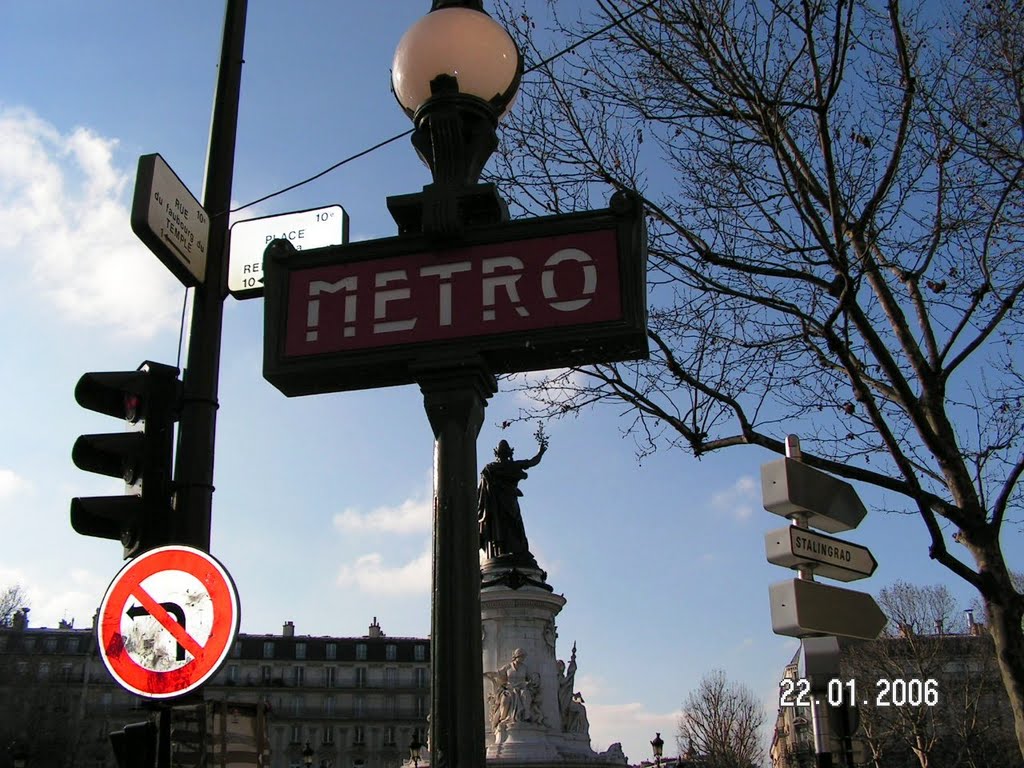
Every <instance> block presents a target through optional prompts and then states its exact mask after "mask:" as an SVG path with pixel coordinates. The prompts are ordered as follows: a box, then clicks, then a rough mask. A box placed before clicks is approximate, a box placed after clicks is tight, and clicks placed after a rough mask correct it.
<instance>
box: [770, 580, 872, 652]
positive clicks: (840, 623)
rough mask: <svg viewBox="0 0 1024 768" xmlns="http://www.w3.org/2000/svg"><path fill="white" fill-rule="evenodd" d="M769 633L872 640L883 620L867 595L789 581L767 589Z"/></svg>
mask: <svg viewBox="0 0 1024 768" xmlns="http://www.w3.org/2000/svg"><path fill="white" fill-rule="evenodd" d="M769 599H770V600H771V609H772V631H774V632H775V634H777V635H786V636H788V637H813V636H815V635H839V636H842V637H857V638H860V639H862V640H874V639H875V638H876V637H878V633H879V632H881V631H882V628H883V627H885V624H886V617H885V614H884V613H882V609H881V608H879V607H878V604H877V603H876V602H875V599H874V598H873V597H871V595H869V594H867V593H866V592H855V591H854V590H852V589H843V588H842V587H833V586H832V585H831V584H819V583H818V582H816V581H810V580H809V579H789V580H788V581H780V582H778V583H777V584H772V585H771V586H770V587H769Z"/></svg>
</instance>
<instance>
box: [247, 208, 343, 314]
mask: <svg viewBox="0 0 1024 768" xmlns="http://www.w3.org/2000/svg"><path fill="white" fill-rule="evenodd" d="M279 239H280V240H287V241H288V242H290V243H291V244H292V245H293V246H294V247H295V250H297V251H303V250H309V249H310V248H323V247H325V246H328V245H342V244H344V243H347V242H348V214H347V213H346V212H345V209H344V208H342V207H341V206H340V205H328V206H323V207H321V208H311V209H310V210H307V211H293V212H292V213H282V214H278V215H276V216H262V217H260V218H256V219H246V220H245V221H236V222H235V223H234V224H232V225H231V234H230V237H229V240H228V293H230V294H231V295H232V296H234V297H235V298H236V299H254V298H258V297H260V296H262V295H263V252H264V251H265V250H266V249H267V246H268V245H270V243H271V242H272V241H274V240H279Z"/></svg>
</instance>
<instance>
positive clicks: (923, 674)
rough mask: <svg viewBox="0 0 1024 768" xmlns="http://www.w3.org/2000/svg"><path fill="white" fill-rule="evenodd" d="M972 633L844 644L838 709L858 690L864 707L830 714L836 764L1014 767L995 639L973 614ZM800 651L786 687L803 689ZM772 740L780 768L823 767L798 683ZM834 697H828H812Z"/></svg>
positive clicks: (1015, 753)
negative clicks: (819, 764)
mask: <svg viewBox="0 0 1024 768" xmlns="http://www.w3.org/2000/svg"><path fill="white" fill-rule="evenodd" d="M966 629H967V631H966V632H963V633H955V632H947V631H944V629H943V627H942V625H941V624H937V625H936V627H935V629H934V631H933V632H928V633H923V632H920V631H910V630H909V629H908V628H905V627H904V628H903V629H902V630H901V631H899V632H897V633H895V634H894V635H892V636H883V637H880V638H879V639H877V640H873V641H870V642H850V643H849V644H846V645H841V650H840V670H841V672H840V676H839V677H838V678H837V679H836V680H834V681H833V682H832V683H831V684H830V685H831V687H832V690H831V695H832V696H833V698H834V699H835V700H836V701H837V702H838V701H839V699H840V698H841V697H842V695H843V694H848V693H849V692H850V691H855V695H856V702H857V706H856V708H854V709H850V708H848V707H837V708H830V710H829V722H828V723H827V724H826V725H825V727H824V728H823V733H824V735H825V736H826V738H827V740H828V744H829V748H830V751H831V754H832V764H833V765H835V766H837V767H841V768H854V767H856V768H860V767H861V766H863V767H865V768H904V766H929V767H931V766H938V767H943V766H957V768H1016V767H1017V766H1019V765H1020V750H1019V748H1018V746H1017V741H1016V738H1015V735H1014V723H1013V714H1012V712H1011V710H1010V704H1009V699H1008V697H1007V695H1006V690H1005V688H1004V687H1003V684H1002V680H1001V678H1000V675H999V669H998V665H997V663H996V657H995V647H994V644H993V642H992V638H991V636H990V635H989V633H988V632H987V631H986V630H985V628H984V626H983V625H981V624H978V623H975V622H974V619H973V616H970V618H969V620H968V625H967V628H966ZM800 655H801V654H800V652H799V651H798V652H797V654H796V655H795V656H794V657H793V659H792V660H791V661H790V663H789V664H788V665H787V666H786V667H785V669H784V671H783V675H782V678H783V679H784V680H787V679H788V680H790V681H794V682H796V681H799V680H801V679H802V677H803V671H802V669H801V668H800ZM780 690H785V691H786V692H787V695H786V698H787V706H780V707H779V710H778V716H777V718H776V723H775V728H774V733H773V736H772V742H771V748H770V756H771V764H772V767H773V768H804V766H808V767H812V766H815V765H816V764H817V763H816V757H815V747H814V735H813V721H812V717H811V710H810V707H809V706H806V705H805V701H806V699H805V697H801V696H800V695H799V691H800V688H799V687H798V686H795V685H787V686H783V688H781V689H780ZM813 695H814V696H816V697H821V696H825V697H826V698H827V697H828V695H829V693H827V692H814V694H813Z"/></svg>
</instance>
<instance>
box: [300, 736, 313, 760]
mask: <svg viewBox="0 0 1024 768" xmlns="http://www.w3.org/2000/svg"><path fill="white" fill-rule="evenodd" d="M313 754H314V753H313V748H312V747H311V746H309V742H308V741H307V742H306V747H305V749H303V750H302V764H303V765H312V764H313Z"/></svg>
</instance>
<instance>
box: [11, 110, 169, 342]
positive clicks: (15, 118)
mask: <svg viewBox="0 0 1024 768" xmlns="http://www.w3.org/2000/svg"><path fill="white" fill-rule="evenodd" d="M116 145H117V140H116V139H110V138H104V137H102V136H99V135H97V134H96V133H94V132H93V131H90V130H89V129H87V128H75V129H74V130H73V131H71V132H70V133H69V134H62V133H61V132H60V131H58V130H57V129H56V128H55V127H54V126H53V125H51V124H49V123H47V122H46V121H44V120H42V119H41V118H39V117H38V116H36V115H35V114H34V113H32V112H31V111H29V110H26V109H10V108H8V109H0V231H3V232H4V238H3V245H0V263H3V266H4V271H5V272H6V273H7V276H6V277H5V279H7V280H8V281H10V280H12V279H16V277H20V276H22V275H24V274H25V273H26V272H27V274H28V276H29V279H30V281H31V283H32V285H31V289H32V290H34V291H37V292H38V293H39V294H40V295H41V296H43V297H45V299H46V300H48V301H49V303H50V304H51V305H52V306H54V307H55V308H56V309H57V311H58V312H59V313H60V314H61V315H62V316H63V317H64V318H65V319H66V320H68V321H71V322H75V323H80V324H86V325H90V326H101V327H105V328H110V329H112V330H114V331H116V332H118V333H120V334H121V335H123V336H127V337H135V338H147V337H150V336H152V335H153V334H154V333H156V332H157V331H159V330H162V329H165V328H173V327H175V326H176V325H177V324H178V322H179V317H180V311H181V299H182V290H183V289H182V287H181V285H180V284H179V283H178V281H177V280H176V279H175V278H173V277H171V276H170V274H169V273H168V272H167V269H166V268H165V267H164V266H163V265H162V264H161V263H160V262H159V261H158V260H157V258H156V256H154V255H153V254H152V253H150V252H149V250H148V249H147V248H146V247H145V246H144V245H143V244H142V243H141V242H140V241H139V240H138V238H137V237H136V236H135V234H134V233H133V232H132V230H131V223H130V211H129V209H128V207H127V206H126V204H125V202H124V201H125V199H126V197H127V196H128V194H129V193H130V191H131V184H132V182H133V177H132V174H131V173H130V172H126V171H124V170H123V169H120V168H117V167H116V166H115V165H114V158H113V150H114V148H115V147H116Z"/></svg>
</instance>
